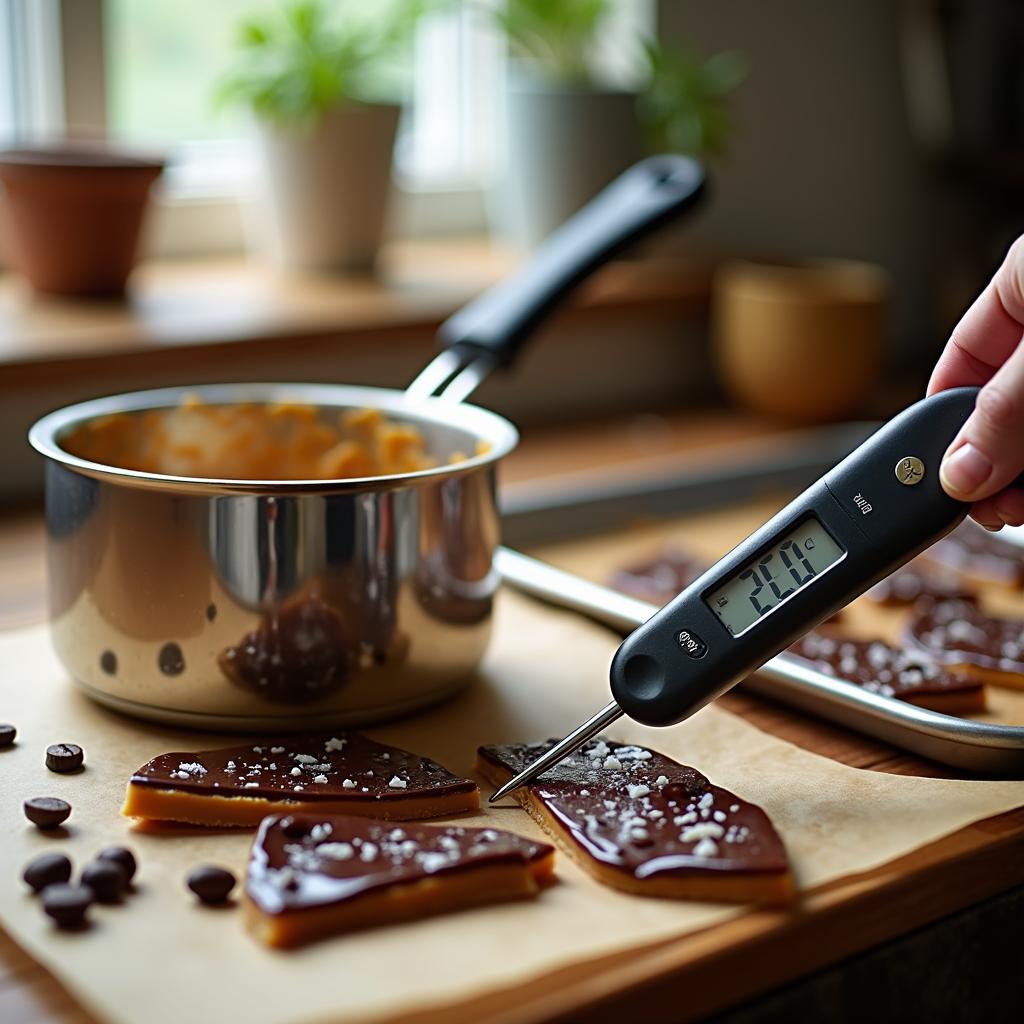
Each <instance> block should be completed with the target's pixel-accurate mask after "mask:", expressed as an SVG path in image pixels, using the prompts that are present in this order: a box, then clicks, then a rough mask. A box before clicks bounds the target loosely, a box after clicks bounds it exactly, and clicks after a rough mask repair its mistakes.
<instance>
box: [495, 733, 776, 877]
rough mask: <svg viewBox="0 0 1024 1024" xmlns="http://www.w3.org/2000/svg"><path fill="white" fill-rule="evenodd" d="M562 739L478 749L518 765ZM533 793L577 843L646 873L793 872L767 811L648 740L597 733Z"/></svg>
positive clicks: (506, 765) (627, 869) (632, 871)
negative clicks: (630, 741) (647, 744)
mask: <svg viewBox="0 0 1024 1024" xmlns="http://www.w3.org/2000/svg"><path fill="white" fill-rule="evenodd" d="M555 742H557V741H556V740H548V741H546V742H541V743H530V744H523V743H520V744H510V745H507V746H495V747H481V748H480V749H479V751H478V754H479V757H480V759H481V761H483V762H484V763H485V764H487V763H489V764H491V765H496V766H498V767H499V768H501V769H503V770H504V771H506V772H509V773H515V772H518V771H520V770H521V769H523V768H524V767H526V765H527V764H529V763H530V762H532V761H533V760H535V759H536V758H537V757H539V756H540V755H541V754H542V753H544V752H545V751H547V750H549V749H550V748H551V747H552V746H553V745H554V744H555ZM530 792H531V796H534V797H536V798H538V799H540V800H541V801H542V802H543V804H544V806H545V808H546V809H547V811H548V813H549V814H551V815H552V816H553V817H554V819H555V820H556V821H557V823H558V824H559V826H560V827H561V828H562V829H563V830H564V832H565V835H566V837H567V838H568V839H569V840H570V841H571V842H572V843H573V844H575V845H576V846H577V847H579V848H580V849H581V850H582V851H584V852H585V853H586V854H587V855H588V856H590V857H592V858H594V859H595V860H596V861H598V862H600V863H601V864H602V865H603V866H605V867H608V868H612V869H614V870H617V871H621V872H623V873H624V874H626V875H628V876H631V877H632V878H633V879H635V880H637V881H641V882H642V881H643V880H645V879H646V880H654V879H656V878H663V877H666V876H668V877H671V876H680V875H692V874H693V873H695V872H779V873H785V872H786V871H787V870H788V865H787V860H786V853H785V850H784V849H783V846H782V841H781V839H780V838H779V836H778V834H777V833H776V832H775V829H774V828H773V827H772V824H771V822H770V821H769V820H768V816H767V815H766V814H765V813H764V811H762V810H761V809H760V808H759V807H755V806H754V805H753V804H749V803H747V802H745V801H744V800H741V799H740V798H739V797H737V796H734V795H733V794H732V793H730V792H728V790H725V789H722V788H720V787H719V786H713V785H712V784H711V783H710V782H709V781H708V780H707V779H706V778H705V777H704V776H703V775H701V774H700V772H698V771H696V770H695V769H693V768H687V767H686V766H684V765H681V764H679V763H678V762H676V761H673V760H672V759H671V758H668V757H665V756H664V755H663V754H658V753H656V752H654V751H652V750H647V749H645V748H643V747H637V746H632V745H627V744H621V743H613V742H611V741H610V740H605V739H599V740H595V741H592V742H590V743H588V744H586V745H585V746H584V747H582V748H581V749H580V750H578V751H577V752H576V753H575V754H573V755H571V756H570V757H568V758H566V759H565V760H564V761H562V762H561V764H559V765H556V766H555V767H554V768H552V769H550V770H549V771H547V772H545V773H544V775H542V776H541V778H540V779H539V780H538V781H537V782H535V783H534V784H533V785H532V786H531V787H530Z"/></svg>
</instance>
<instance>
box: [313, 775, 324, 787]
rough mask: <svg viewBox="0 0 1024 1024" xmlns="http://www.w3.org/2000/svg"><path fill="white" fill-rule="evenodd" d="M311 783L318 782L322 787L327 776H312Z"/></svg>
mask: <svg viewBox="0 0 1024 1024" xmlns="http://www.w3.org/2000/svg"><path fill="white" fill-rule="evenodd" d="M313 781H314V782H319V783H320V784H321V785H323V783H325V782H326V781H327V776H326V775H314V776H313Z"/></svg>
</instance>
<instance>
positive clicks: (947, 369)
mask: <svg viewBox="0 0 1024 1024" xmlns="http://www.w3.org/2000/svg"><path fill="white" fill-rule="evenodd" d="M1022 325H1024V237H1022V238H1018V239H1017V241H1016V242H1014V244H1013V245H1012V246H1011V247H1010V250H1009V252H1008V253H1007V254H1006V258H1005V259H1004V260H1003V262H1002V264H1001V265H1000V267H999V269H998V270H997V271H996V273H995V276H994V277H993V278H992V280H991V282H990V283H989V285H988V287H987V288H985V290H984V291H983V292H982V293H981V295H979V296H978V298H977V299H975V301H974V303H973V304H972V305H971V307H970V308H969V309H968V310H967V312H966V313H965V314H964V315H963V317H962V318H961V320H960V323H958V324H957V326H956V328H955V329H954V331H953V334H952V336H951V338H950V340H949V341H948V343H947V344H946V347H945V349H944V350H943V352H942V355H941V356H940V357H939V360H938V362H937V363H936V364H935V369H934V370H933V371H932V376H931V380H930V381H929V382H928V394H929V395H931V394H934V393H935V392H936V391H945V390H946V388H953V387H962V386H964V385H980V384H984V383H985V382H986V381H988V380H989V379H990V378H991V377H992V375H993V374H994V373H995V371H996V370H997V369H998V368H999V367H1000V366H1002V365H1003V363H1005V362H1006V360H1007V359H1008V358H1009V357H1010V354H1011V352H1013V350H1014V349H1015V348H1016V347H1017V344H1018V342H1019V341H1020V339H1021V332H1022V330H1024V327H1022Z"/></svg>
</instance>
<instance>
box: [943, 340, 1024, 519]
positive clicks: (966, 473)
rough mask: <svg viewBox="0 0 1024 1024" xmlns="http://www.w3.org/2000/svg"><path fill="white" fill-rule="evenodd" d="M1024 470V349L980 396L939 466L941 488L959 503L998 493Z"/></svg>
mask: <svg viewBox="0 0 1024 1024" xmlns="http://www.w3.org/2000/svg"><path fill="white" fill-rule="evenodd" d="M1022 470H1024V345H1021V344H1020V338H1019V337H1018V343H1017V346H1016V348H1014V349H1013V351H1012V352H1011V353H1010V357H1009V358H1008V359H1007V360H1006V362H1005V363H1003V365H1002V366H1001V367H1000V368H999V369H998V370H996V372H995V373H994V374H993V376H992V379H991V380H990V381H989V382H988V383H987V384H985V385H984V386H983V387H982V389H981V391H979V392H978V399H977V402H976V404H975V407H974V412H972V413H971V415H970V416H969V417H968V418H967V422H966V423H965V424H964V425H963V427H961V429H960V432H959V433H958V434H957V436H956V437H955V438H954V440H953V443H952V444H951V445H950V446H949V448H948V450H947V451H946V454H945V456H944V457H943V460H942V465H941V466H940V468H939V474H940V479H941V481H942V486H943V487H944V488H945V489H946V491H947V493H948V494H950V495H951V496H952V497H954V498H959V499H960V500H961V501H972V502H977V501H980V500H981V499H982V498H987V497H990V496H991V495H993V494H996V493H998V492H999V491H1001V490H1002V489H1003V488H1004V487H1006V485H1007V484H1009V483H1010V482H1011V481H1012V480H1014V479H1015V478H1016V477H1017V476H1019V475H1020V473H1021V471H1022Z"/></svg>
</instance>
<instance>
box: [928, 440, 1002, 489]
mask: <svg viewBox="0 0 1024 1024" xmlns="http://www.w3.org/2000/svg"><path fill="white" fill-rule="evenodd" d="M991 475H992V463H991V462H989V460H988V457H987V456H985V455H984V454H982V453H981V452H979V451H978V449H977V448H975V447H974V445H973V444H971V443H970V442H969V441H968V442H967V443H966V444H962V445H961V446H960V447H959V448H957V450H956V451H955V452H953V454H952V455H949V456H947V457H946V458H945V459H943V461H942V466H941V468H940V469H939V478H940V479H941V481H942V486H943V487H945V488H946V490H947V491H949V493H950V494H953V495H955V496H963V497H965V498H969V497H970V496H971V495H972V494H973V493H974V492H975V491H976V490H977V489H978V488H979V487H980V486H981V485H982V484H983V483H984V482H985V481H986V480H987V479H988V478H989V477H990V476H991Z"/></svg>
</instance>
